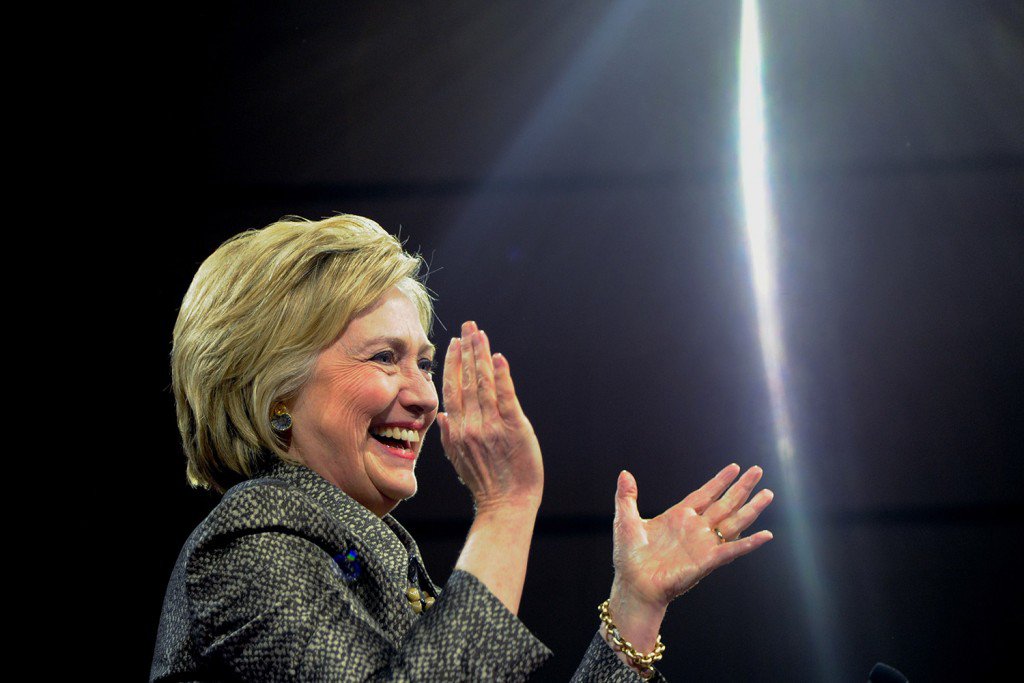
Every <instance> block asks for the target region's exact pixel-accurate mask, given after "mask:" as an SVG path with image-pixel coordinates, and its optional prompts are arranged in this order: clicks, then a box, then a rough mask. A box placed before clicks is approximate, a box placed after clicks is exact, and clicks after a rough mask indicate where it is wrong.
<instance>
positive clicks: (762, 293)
mask: <svg viewBox="0 0 1024 683" xmlns="http://www.w3.org/2000/svg"><path fill="white" fill-rule="evenodd" d="M759 23H760V22H759V17H758V3H757V0H743V17H742V25H741V29H740V105H739V128H740V172H741V188H742V196H743V208H744V219H745V223H746V236H747V249H748V251H749V256H750V271H751V282H752V285H753V288H754V300H755V304H756V308H757V331H758V338H759V340H760V345H761V357H762V361H763V364H764V372H765V376H766V379H767V385H768V397H769V401H770V403H771V410H772V425H773V429H774V437H775V449H776V455H777V456H778V461H779V466H780V468H781V472H782V482H783V495H782V496H781V502H782V506H783V509H784V511H785V513H786V518H787V521H788V522H789V533H790V536H791V538H790V539H789V540H790V541H791V545H792V548H793V550H794V555H795V560H796V566H797V571H798V575H799V577H800V583H801V588H802V591H803V594H804V599H805V606H806V612H807V616H808V621H809V624H808V625H809V627H810V630H811V634H812V638H813V639H814V645H815V648H814V649H815V652H814V654H815V655H816V657H815V659H816V663H817V665H818V667H819V675H820V677H821V679H822V680H828V681H832V680H838V678H839V676H838V669H837V665H836V664H837V658H836V654H835V640H834V638H833V637H832V628H831V623H830V622H831V619H830V614H831V609H830V608H829V605H828V596H827V593H826V591H825V590H824V587H823V585H822V581H821V573H820V571H819V569H818V563H817V557H816V555H815V552H814V547H813V540H812V533H811V528H810V525H809V524H808V519H807V511H806V508H805V506H804V504H803V490H802V487H801V485H800V482H799V479H798V472H799V470H798V460H797V457H796V445H795V439H794V435H793V425H792V421H791V419H790V409H789V400H788V396H787V394H786V381H785V380H786V354H785V345H784V343H783V333H782V315H781V311H780V304H779V291H778V277H777V272H776V270H777V268H776V264H777V260H778V249H777V236H776V229H775V223H774V221H773V216H772V211H771V201H770V198H769V188H768V161H767V159H768V148H767V142H766V139H767V138H766V132H765V116H764V110H765V101H764V87H763V85H762V69H763V67H762V59H761V28H760V25H759Z"/></svg>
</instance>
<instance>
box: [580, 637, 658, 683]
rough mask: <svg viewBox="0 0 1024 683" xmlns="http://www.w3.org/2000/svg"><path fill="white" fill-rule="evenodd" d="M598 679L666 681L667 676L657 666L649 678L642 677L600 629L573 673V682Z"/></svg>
mask: <svg viewBox="0 0 1024 683" xmlns="http://www.w3.org/2000/svg"><path fill="white" fill-rule="evenodd" d="M598 681H600V682H601V683H605V682H609V683H640V682H641V681H646V683H652V682H653V683H664V682H665V678H664V676H662V675H661V672H660V671H658V670H657V667H655V674H654V676H652V677H650V678H647V679H644V678H641V677H640V674H638V673H637V672H636V671H634V670H633V669H631V668H629V667H628V666H626V665H625V664H624V663H623V661H622V660H621V659H619V657H618V655H616V654H615V652H613V651H612V648H611V646H609V645H608V643H606V642H605V641H604V639H603V638H601V631H598V632H597V633H595V634H594V638H593V639H592V640H591V641H590V647H588V648H587V652H586V654H584V655H583V661H582V662H581V663H580V666H579V668H578V669H576V673H575V674H573V677H572V681H571V683H591V682H593V683H598Z"/></svg>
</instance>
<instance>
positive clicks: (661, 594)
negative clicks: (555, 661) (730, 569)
mask: <svg viewBox="0 0 1024 683" xmlns="http://www.w3.org/2000/svg"><path fill="white" fill-rule="evenodd" d="M739 472H740V468H739V466H738V465H729V466H728V467H726V468H725V469H723V470H722V471H721V472H719V473H718V474H717V475H715V477H714V478H713V479H711V481H709V482H708V483H706V484H704V486H702V487H700V488H699V489H697V490H696V491H694V492H693V493H691V494H690V495H688V496H686V498H684V499H683V500H682V501H681V502H679V503H677V504H676V505H674V506H672V507H671V508H669V509H668V510H666V511H665V512H663V513H662V514H660V515H658V516H657V517H655V518H653V519H642V518H641V517H640V513H639V511H638V510H637V504H636V499H637V485H636V480H635V479H634V478H633V475H631V474H630V473H629V472H625V471H623V472H622V473H621V474H620V475H619V480H618V487H617V491H616V495H615V530H614V539H615V541H614V542H615V547H614V552H613V559H614V564H615V583H614V585H613V587H612V602H611V605H610V608H609V609H610V611H611V613H612V616H613V618H614V619H615V622H616V625H617V626H618V627H619V630H620V631H621V632H622V633H623V635H624V637H626V639H627V640H632V639H633V638H635V639H636V640H634V641H633V642H634V644H637V643H640V644H643V643H644V642H645V641H646V642H647V643H650V644H651V645H652V646H653V636H656V635H657V632H658V628H659V627H660V623H661V617H662V616H664V613H665V608H666V607H667V606H668V604H669V603H670V602H671V601H672V600H673V599H674V598H676V597H678V596H680V595H682V594H683V593H685V592H686V591H688V590H689V589H690V588H692V587H693V586H695V585H696V584H697V582H698V581H700V580H701V579H702V578H704V577H705V576H707V575H708V574H710V573H711V572H712V571H714V570H715V569H717V568H718V567H721V566H722V565H724V564H728V563H729V562H732V561H733V560H735V559H736V558H737V557H740V556H741V555H746V554H747V553H750V552H752V551H754V550H756V549H757V548H759V547H761V546H762V545H764V544H765V543H767V542H768V541H770V540H771V539H772V534H771V532H770V531H760V532H758V533H756V534H753V535H752V536H748V537H746V538H740V534H742V533H743V532H744V531H745V530H746V529H747V528H748V527H749V526H750V525H751V524H753V523H754V521H755V520H756V519H757V518H758V515H760V514H761V512H762V511H763V510H764V509H765V508H766V507H768V504H769V503H771V501H772V498H773V494H772V492H771V491H770V490H768V489H764V490H762V491H760V492H758V494H757V495H755V496H754V497H753V498H752V499H751V500H750V502H747V499H748V498H749V497H750V493H751V491H752V490H753V489H754V486H755V485H756V484H757V482H758V481H759V480H760V479H761V474H762V471H761V468H760V467H751V468H750V469H749V470H747V471H746V472H745V473H744V474H743V476H742V477H740V478H739V480H738V481H735V483H733V482H734V480H736V476H737V475H738V474H739ZM730 484H731V486H730ZM744 503H746V504H744ZM719 532H720V533H721V537H719ZM723 539H724V540H723ZM652 621H653V622H654V623H653V624H652V623H651V622H652ZM631 630H632V631H633V633H632V634H631V633H630V631H631ZM652 634H653V635H652ZM631 636H632V637H631ZM641 647H643V645H641Z"/></svg>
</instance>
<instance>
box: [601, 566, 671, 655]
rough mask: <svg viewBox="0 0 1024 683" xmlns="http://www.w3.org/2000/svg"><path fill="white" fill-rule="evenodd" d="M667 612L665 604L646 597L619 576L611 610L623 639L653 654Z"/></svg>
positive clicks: (611, 601) (614, 585)
mask: <svg viewBox="0 0 1024 683" xmlns="http://www.w3.org/2000/svg"><path fill="white" fill-rule="evenodd" d="M667 609H668V605H667V604H666V603H665V602H663V601H660V600H652V599H650V598H648V597H647V596H644V595H643V594H642V593H639V592H637V591H635V590H633V589H632V588H631V587H630V586H628V585H626V584H625V583H624V582H621V581H620V580H619V579H618V577H616V580H615V581H614V582H613V583H612V591H611V596H610V597H609V599H608V611H609V612H610V613H611V617H612V619H613V620H614V621H615V625H616V627H618V629H619V633H621V634H622V637H623V638H624V639H625V640H628V641H629V642H631V643H633V645H634V646H635V647H636V648H637V649H638V650H641V651H643V652H651V651H652V650H653V649H654V647H655V643H656V642H657V640H658V634H659V633H660V631H661V622H662V621H663V620H664V619H665V612H666V610H667Z"/></svg>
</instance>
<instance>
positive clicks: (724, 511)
mask: <svg viewBox="0 0 1024 683" xmlns="http://www.w3.org/2000/svg"><path fill="white" fill-rule="evenodd" d="M762 474H764V471H763V470H762V469H761V468H760V467H758V466H757V465H755V466H753V467H751V468H750V469H749V470H747V471H746V472H744V473H743V476H742V477H740V478H739V481H737V482H736V483H735V484H733V485H732V486H731V487H729V490H728V491H726V492H725V493H724V494H723V495H722V497H721V498H719V499H718V500H716V501H715V502H714V503H712V504H711V505H709V506H708V507H707V509H706V510H705V511H704V513H703V515H704V519H706V520H707V522H708V524H710V525H711V526H718V525H719V522H721V521H722V520H724V519H725V518H726V517H728V516H730V515H731V514H732V513H733V512H735V511H736V510H738V509H739V508H740V506H741V505H743V503H745V502H746V501H747V498H749V497H750V492H751V491H752V490H753V489H754V486H756V485H757V482H759V481H760V480H761V475H762Z"/></svg>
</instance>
